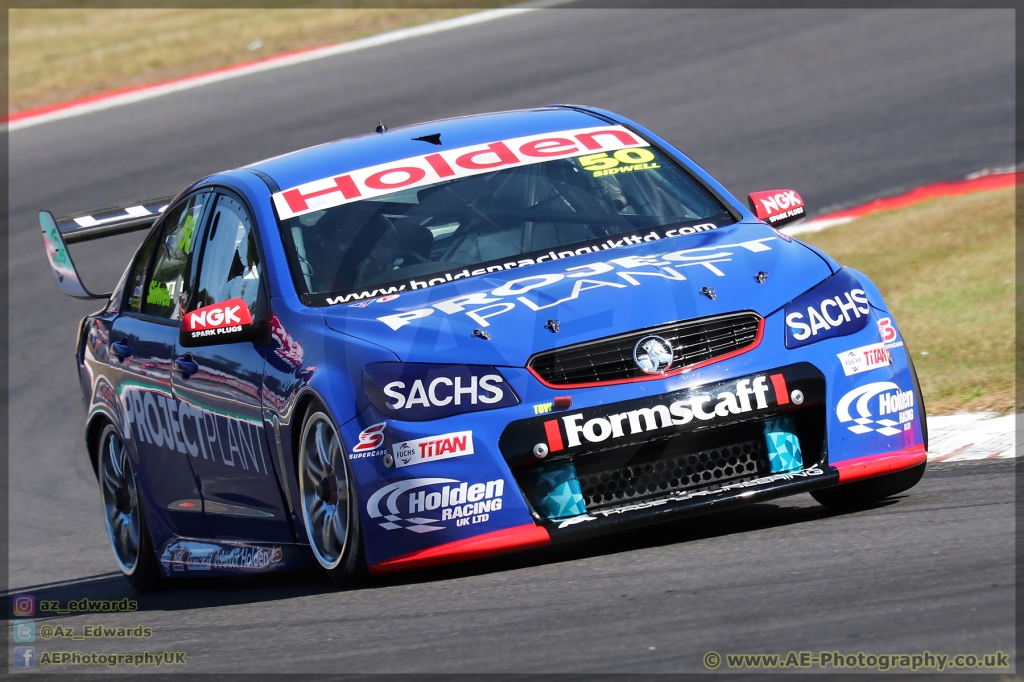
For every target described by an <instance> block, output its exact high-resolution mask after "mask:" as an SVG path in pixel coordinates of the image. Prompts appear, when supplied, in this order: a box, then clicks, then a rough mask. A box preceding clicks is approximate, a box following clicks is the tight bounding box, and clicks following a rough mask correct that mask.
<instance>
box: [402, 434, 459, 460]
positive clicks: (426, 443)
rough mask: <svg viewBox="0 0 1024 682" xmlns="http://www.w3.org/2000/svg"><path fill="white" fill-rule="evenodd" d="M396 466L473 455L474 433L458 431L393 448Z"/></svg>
mask: <svg viewBox="0 0 1024 682" xmlns="http://www.w3.org/2000/svg"><path fill="white" fill-rule="evenodd" d="M393 448H394V451H395V466H396V467H398V468H401V467H408V466H412V465H414V464H422V463H423V462H436V461H437V460H440V459H451V458H452V457H464V456H465V455H472V454H473V432H472V431H457V432H455V433H446V434H443V435H441V436H430V437H429V438H418V439H416V440H407V441H404V442H402V443H398V444H397V445H395V446H393Z"/></svg>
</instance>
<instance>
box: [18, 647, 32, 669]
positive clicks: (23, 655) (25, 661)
mask: <svg viewBox="0 0 1024 682" xmlns="http://www.w3.org/2000/svg"><path fill="white" fill-rule="evenodd" d="M35 664H36V648H35V647H34V646H16V647H14V667H15V668H33V667H35Z"/></svg>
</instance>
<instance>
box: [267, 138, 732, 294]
mask: <svg viewBox="0 0 1024 682" xmlns="http://www.w3.org/2000/svg"><path fill="white" fill-rule="evenodd" d="M733 222H735V220H734V218H733V217H732V215H731V214H730V213H729V211H728V210H727V209H726V208H725V207H724V206H723V205H722V204H721V203H720V202H719V201H718V200H716V199H715V198H714V197H713V196H711V195H710V194H709V193H708V192H707V191H706V190H705V189H704V188H702V187H701V186H700V185H699V184H698V183H697V182H696V181H695V180H694V179H693V178H691V177H690V176H689V175H688V174H686V173H685V172H684V171H683V170H681V169H680V168H679V167H678V166H677V165H676V164H675V163H673V162H672V161H670V160H669V159H668V158H666V157H665V156H664V155H663V154H661V153H660V152H658V151H657V150H655V149H653V148H651V147H647V146H642V147H631V148H624V149H618V150H615V151H613V152H601V153H596V154H582V155H579V156H574V157H572V158H563V159H558V160H551V161H544V162H541V163H533V164H530V165H524V166H519V167H516V168H507V169H503V170H497V171H494V172H489V173H481V174H477V175H473V176H471V177H461V178H456V179H453V180H448V181H445V182H439V183H435V184H431V185H427V186H419V187H415V188H412V189H407V190H403V191H397V192H393V193H390V194H384V195H382V196H377V197H374V198H370V199H362V200H358V201H352V202H349V203H345V204H343V205H341V206H335V207H333V208H328V209H326V210H319V211H311V212H307V213H304V214H302V215H299V216H296V217H292V218H289V219H287V220H283V221H282V222H281V225H282V228H283V229H282V233H283V235H284V238H285V241H286V244H287V246H288V251H289V254H290V257H291V261H292V263H291V267H292V268H293V274H294V277H295V281H296V284H297V285H298V286H299V287H300V293H302V294H303V296H302V299H303V301H304V302H305V303H307V304H310V305H330V304H335V303H350V302H355V301H361V300H370V299H374V298H377V297H380V296H384V295H388V294H395V293H400V292H402V291H408V290H412V289H420V288H424V287H428V286H434V285H436V284H441V283H444V282H448V281H453V280H456V279H461V278H464V277H473V276H476V275H482V274H485V273H487V272H494V271H498V270H507V269H510V268H520V267H525V266H528V265H531V264H533V263H536V262H543V261H545V260H552V259H560V258H566V257H570V256H573V255H579V254H582V253H590V252H592V251H598V250H601V249H608V248H614V247H616V246H621V245H623V244H629V243H640V242H641V241H652V240H654V239H662V238H666V237H674V236H679V235H683V234H690V233H694V232H701V231H704V230H709V229H715V228H717V227H720V226H722V225H727V224H730V223H733ZM652 235H653V236H652Z"/></svg>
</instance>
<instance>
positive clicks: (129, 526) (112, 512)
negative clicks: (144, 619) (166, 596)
mask: <svg viewBox="0 0 1024 682" xmlns="http://www.w3.org/2000/svg"><path fill="white" fill-rule="evenodd" d="M96 450H97V457H96V463H97V478H98V481H99V487H100V501H101V502H102V504H103V519H104V523H105V525H106V528H107V539H108V540H109V541H110V548H111V550H113V552H114V559H116V560H117V565H118V567H119V568H120V569H121V573H122V574H123V575H124V577H125V578H126V579H127V580H128V583H129V584H130V585H131V586H132V587H133V588H135V590H136V591H138V592H152V591H154V590H157V589H160V587H162V586H163V582H164V580H163V576H162V575H161V573H160V564H159V563H158V562H157V559H156V552H155V551H154V550H153V540H152V538H151V537H150V535H149V526H148V525H147V524H146V516H145V514H144V513H143V511H142V502H141V500H140V499H139V485H138V479H137V478H136V477H135V467H134V465H133V464H132V459H131V456H129V454H128V450H127V448H125V446H124V441H123V440H122V439H121V435H120V434H119V433H118V432H117V429H116V428H115V427H114V425H113V424H107V425H106V426H105V427H104V429H103V431H102V432H101V433H100V438H99V441H98V443H97V448H96Z"/></svg>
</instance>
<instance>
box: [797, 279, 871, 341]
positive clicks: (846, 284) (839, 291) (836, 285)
mask: <svg viewBox="0 0 1024 682" xmlns="http://www.w3.org/2000/svg"><path fill="white" fill-rule="evenodd" d="M870 317H871V307H870V306H869V305H868V297H867V294H866V293H865V292H864V289H863V288H861V286H860V282H858V281H857V279H856V278H855V277H854V276H853V275H851V274H849V273H848V272H847V271H846V270H840V271H839V272H838V273H836V274H835V275H833V276H832V277H830V278H829V279H827V280H825V281H824V282H823V283H821V284H820V285H818V286H817V287H815V288H814V289H812V290H811V291H809V292H808V293H806V294H804V295H803V296H800V297H799V298H797V299H795V300H794V301H793V302H791V303H790V304H789V305H787V306H786V348H799V347H800V346H806V345H807V344H809V343H814V342H815V341H821V340H823V339H828V338H831V337H833V336H845V335H847V334H852V333H854V332H858V331H860V330H861V329H863V328H864V327H865V326H866V325H867V323H868V319H869V318H870Z"/></svg>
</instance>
